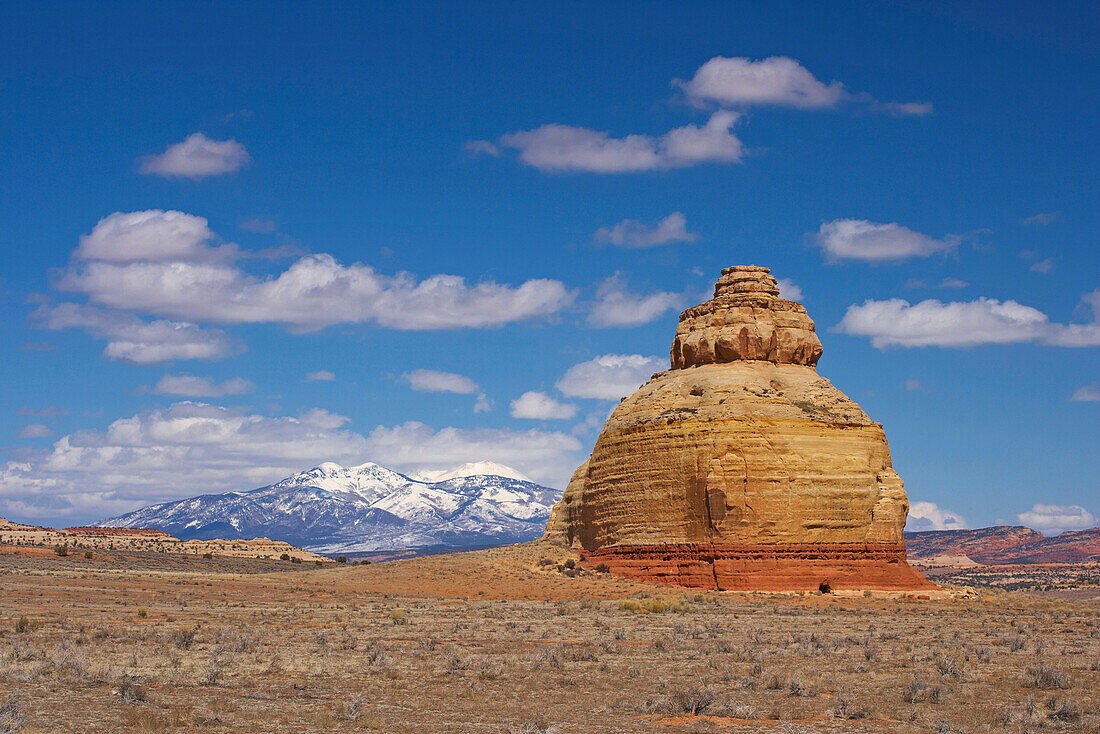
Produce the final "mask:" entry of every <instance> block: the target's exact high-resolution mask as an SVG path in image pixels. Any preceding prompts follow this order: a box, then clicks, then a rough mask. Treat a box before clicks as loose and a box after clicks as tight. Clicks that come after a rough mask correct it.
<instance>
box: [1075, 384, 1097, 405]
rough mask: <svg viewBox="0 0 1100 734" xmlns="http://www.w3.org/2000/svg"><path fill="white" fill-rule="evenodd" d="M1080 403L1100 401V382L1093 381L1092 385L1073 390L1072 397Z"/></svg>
mask: <svg viewBox="0 0 1100 734" xmlns="http://www.w3.org/2000/svg"><path fill="white" fill-rule="evenodd" d="M1070 400H1073V401H1075V402H1079V403H1094V402H1098V401H1100V383H1096V382H1094V383H1092V384H1091V385H1084V386H1082V387H1079V388H1077V389H1076V390H1074V391H1073V397H1072V398H1070Z"/></svg>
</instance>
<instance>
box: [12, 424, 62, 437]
mask: <svg viewBox="0 0 1100 734" xmlns="http://www.w3.org/2000/svg"><path fill="white" fill-rule="evenodd" d="M51 436H53V429H52V428H50V427H49V426H47V425H46V424H45V423H28V424H27V425H25V426H23V427H22V428H20V429H19V432H18V433H16V434H15V437H16V438H49V437H51Z"/></svg>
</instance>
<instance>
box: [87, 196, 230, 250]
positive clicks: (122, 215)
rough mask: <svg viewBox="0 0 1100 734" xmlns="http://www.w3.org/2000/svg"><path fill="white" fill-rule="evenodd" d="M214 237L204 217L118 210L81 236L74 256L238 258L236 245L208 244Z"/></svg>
mask: <svg viewBox="0 0 1100 734" xmlns="http://www.w3.org/2000/svg"><path fill="white" fill-rule="evenodd" d="M212 239H214V233H213V232H212V231H211V230H210V227H209V225H208V223H207V221H206V220H205V219H204V218H202V217H196V216H194V215H192V214H185V213H183V212H179V211H171V210H170V211H164V210H162V209H149V210H146V211H137V212H115V213H114V214H110V215H108V216H106V217H104V218H103V219H100V220H99V221H98V222H96V225H95V227H93V228H92V231H91V232H89V233H88V234H86V235H84V236H83V237H81V238H80V245H79V246H78V247H77V248H76V250H75V251H74V252H73V256H74V257H76V258H78V259H80V260H100V261H103V262H114V263H126V262H140V261H148V262H170V261H180V262H207V261H211V260H226V259H233V258H235V257H236V252H237V251H236V248H235V247H234V246H231V245H230V246H225V247H209V246H208V245H207V243H208V242H209V241H210V240H212Z"/></svg>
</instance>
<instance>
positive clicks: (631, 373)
mask: <svg viewBox="0 0 1100 734" xmlns="http://www.w3.org/2000/svg"><path fill="white" fill-rule="evenodd" d="M665 369H668V359H667V358H662V357H643V356H642V355H640V354H603V355H600V356H599V357H596V358H595V359H590V360H588V361H587V362H581V363H580V364H575V365H573V366H572V367H570V368H569V369H568V370H566V372H565V374H564V375H562V377H561V379H560V380H558V381H557V383H556V384H555V385H554V387H556V388H557V389H558V390H559V391H561V394H562V395H566V396H568V397H574V398H595V399H598V400H618V399H619V398H622V397H626V396H627V395H629V394H630V393H632V392H634V391H635V390H637V389H638V387H639V386H640V385H642V384H644V383H645V382H646V381H647V380H648V379H649V378H650V376H651V375H653V374H654V373H656V372H660V371H662V370H665Z"/></svg>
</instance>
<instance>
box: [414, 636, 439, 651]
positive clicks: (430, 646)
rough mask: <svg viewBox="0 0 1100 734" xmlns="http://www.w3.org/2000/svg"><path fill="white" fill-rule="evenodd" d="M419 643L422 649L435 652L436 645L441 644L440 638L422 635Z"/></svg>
mask: <svg viewBox="0 0 1100 734" xmlns="http://www.w3.org/2000/svg"><path fill="white" fill-rule="evenodd" d="M419 644H420V649H421V650H427V651H428V652H433V651H434V650H435V648H436V646H437V645H439V640H437V639H435V638H434V637H421V638H420V642H419Z"/></svg>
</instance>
